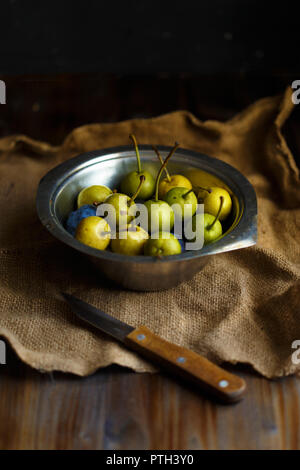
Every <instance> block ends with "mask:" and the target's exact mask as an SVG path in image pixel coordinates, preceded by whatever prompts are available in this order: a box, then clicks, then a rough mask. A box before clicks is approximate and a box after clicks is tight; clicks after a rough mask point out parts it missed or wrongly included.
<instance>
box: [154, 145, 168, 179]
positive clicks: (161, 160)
mask: <svg viewBox="0 0 300 470" xmlns="http://www.w3.org/2000/svg"><path fill="white" fill-rule="evenodd" d="M152 148H153V150H154V152H155V153H156V155H157V158H158V160H159V161H160V163H161V164H162V165H163V163H164V161H163V159H162V156H161V154H160V153H159V150H158V148H157V147H156V146H155V145H152ZM165 173H166V176H167V180H168V181H169V183H170V182H171V176H170V173H169V172H168V170H167V168H165Z"/></svg>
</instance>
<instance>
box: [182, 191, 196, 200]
mask: <svg viewBox="0 0 300 470" xmlns="http://www.w3.org/2000/svg"><path fill="white" fill-rule="evenodd" d="M193 191H194V190H193V189H190V190H189V191H188V192H187V193H185V194H183V195H182V197H183V199H185V198H186V197H187V196H188V195H189V194H190V193H192V192H193Z"/></svg>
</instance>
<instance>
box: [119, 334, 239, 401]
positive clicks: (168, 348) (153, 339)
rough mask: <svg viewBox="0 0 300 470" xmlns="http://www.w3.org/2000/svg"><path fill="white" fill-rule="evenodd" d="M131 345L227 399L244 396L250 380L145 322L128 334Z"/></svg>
mask: <svg viewBox="0 0 300 470" xmlns="http://www.w3.org/2000/svg"><path fill="white" fill-rule="evenodd" d="M125 343H126V344H127V345H128V346H129V347H130V348H131V349H134V350H136V351H137V352H139V353H140V354H142V355H143V356H145V357H147V358H148V359H151V360H154V361H155V362H157V363H158V364H159V365H161V366H162V367H164V368H165V369H167V370H169V371H170V372H172V373H174V374H176V375H178V376H180V377H182V378H183V379H185V380H187V381H189V382H191V383H193V384H195V385H197V386H199V387H201V388H202V389H203V390H205V391H206V392H208V393H211V394H213V395H214V396H215V397H217V398H218V399H220V400H222V401H223V402H226V403H233V402H236V401H239V400H241V399H242V398H243V395H244V393H245V391H246V383H245V381H244V380H243V379H241V378H240V377H238V376H236V375H233V374H231V373H229V372H227V371H225V370H224V369H221V367H218V366H217V365H215V364H213V363H212V362H210V361H209V360H207V359H206V358H204V357H202V356H200V355H199V354H196V353H195V352H193V351H190V350H188V349H186V348H183V347H181V346H177V345H176V344H173V343H169V342H168V341H166V340H164V339H162V338H160V337H159V336H157V335H155V334H154V333H152V332H151V331H150V330H149V329H148V328H146V327H145V326H141V327H139V328H137V329H135V330H134V331H132V332H131V333H129V335H128V336H127V337H126V338H125Z"/></svg>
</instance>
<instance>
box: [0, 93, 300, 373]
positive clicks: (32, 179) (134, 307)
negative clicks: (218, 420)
mask: <svg viewBox="0 0 300 470" xmlns="http://www.w3.org/2000/svg"><path fill="white" fill-rule="evenodd" d="M292 108H293V105H292V101H291V92H290V91H289V90H288V91H287V92H286V93H285V95H284V96H281V97H273V98H265V99H262V100H260V101H258V102H256V103H254V104H253V105H252V106H250V107H249V108H247V109H246V110H245V111H243V112H242V113H240V114H239V115H237V116H236V117H235V118H234V119H232V120H230V121H228V122H225V123H222V122H216V121H207V122H204V123H203V122H200V121H199V120H198V119H197V118H196V117H194V116H193V115H192V114H190V113H189V112H186V111H179V112H173V113H170V114H167V115H163V116H160V117H157V118H153V119H145V120H144V119H135V120H130V121H125V122H120V123H113V124H91V125H86V126H83V127H80V128H78V129H75V130H74V131H73V132H71V134H70V135H68V136H67V138H66V139H65V141H64V142H63V144H62V145H61V146H59V147H53V146H51V145H50V144H47V143H43V142H37V141H34V140H32V139H30V138H28V137H26V136H22V135H18V136H9V137H5V138H2V139H1V140H0V208H1V221H0V304H1V312H0V335H2V336H3V337H4V338H5V339H6V340H7V341H8V342H9V343H10V344H11V345H12V347H13V348H14V349H15V351H16V352H17V354H18V355H19V357H20V358H21V359H22V360H23V361H24V362H26V363H27V364H29V365H31V366H32V367H34V368H37V369H40V370H43V371H52V370H60V371H65V372H71V373H74V374H78V375H88V374H90V373H92V372H94V371H95V370H96V369H98V368H100V367H104V366H107V365H109V364H112V363H116V364H120V365H122V366H127V367H130V368H132V369H134V370H136V371H139V372H142V371H152V370H154V369H153V368H152V366H151V365H150V364H149V363H148V362H146V361H144V360H142V359H141V358H140V357H138V356H137V355H135V354H134V353H132V352H130V351H128V350H126V349H125V348H123V347H122V346H121V345H119V344H117V343H116V342H114V341H113V340H110V339H109V338H108V337H106V336H105V335H104V334H101V333H100V332H98V331H97V330H96V329H94V328H92V327H88V326H87V325H86V324H84V323H83V322H81V321H80V320H78V319H77V318H75V316H74V315H73V314H72V312H71V311H70V309H69V307H68V305H66V304H65V303H64V301H63V300H62V299H61V298H60V296H59V292H60V291H66V292H69V293H72V294H74V295H76V296H77V297H80V298H82V299H84V300H86V301H87V302H89V303H91V304H94V305H95V306H97V307H99V308H102V309H103V310H105V311H106V312H107V313H109V314H111V315H113V316H115V317H118V318H120V319H121V320H124V321H125V322H128V323H130V324H131V325H133V326H138V325H141V324H144V325H146V326H148V327H149V328H150V329H152V330H153V331H154V332H155V333H158V334H159V335H161V336H162V337H164V338H166V339H167V340H170V341H172V342H175V343H177V344H180V345H184V346H186V347H188V348H191V349H192V350H194V351H196V352H198V353H201V354H204V355H205V356H206V357H208V358H209V359H211V360H213V361H216V362H222V361H229V362H232V363H237V362H241V363H248V364H251V365H252V366H253V367H254V369H256V370H257V371H259V372H260V373H261V374H263V375H264V376H266V377H278V376H283V375H289V374H292V373H295V372H297V371H299V368H300V366H299V365H297V364H293V361H292V359H291V358H292V353H293V352H294V350H293V349H292V343H293V341H294V340H297V339H299V340H300V321H299V320H300V312H299V305H300V294H299V291H300V290H299V285H300V283H299V279H300V247H299V224H300V220H299V219H300V189H299V173H298V169H297V167H296V164H295V162H294V159H293V156H292V154H291V152H290V150H289V148H288V147H287V144H286V142H285V140H284V138H283V136H282V133H281V127H282V125H283V124H284V122H285V121H286V119H287V118H288V117H289V114H290V112H291V111H292ZM131 132H133V133H135V134H136V136H137V138H138V140H139V142H140V143H142V144H150V143H156V144H162V145H173V143H174V141H175V140H177V141H178V142H180V144H181V146H182V147H185V148H189V149H192V150H196V151H200V152H203V153H206V154H208V155H211V156H214V157H217V158H219V159H221V160H223V161H225V162H227V163H230V164H231V165H233V166H234V167H236V168H237V169H238V170H240V171H241V172H242V173H243V174H244V175H245V176H246V177H247V178H248V179H249V180H250V182H251V183H252V184H253V186H254V188H255V190H256V193H257V196H258V244H257V245H256V246H253V247H250V248H247V249H242V250H237V251H233V252H229V253H225V254H221V255H216V256H213V257H211V259H210V262H209V263H208V264H207V266H206V267H205V268H204V269H203V270H202V271H201V272H200V273H199V274H197V275H196V276H195V277H194V278H193V279H192V280H191V281H190V282H187V283H183V284H181V285H180V286H178V287H176V288H174V289H171V290H169V291H164V292H156V293H138V292H130V291H126V290H122V289H120V288H119V287H117V286H115V285H112V284H110V283H109V282H108V281H106V280H105V279H104V278H103V277H102V276H101V275H99V274H98V272H97V271H95V270H94V268H93V267H92V266H91V264H89V262H88V260H85V259H84V258H82V257H81V255H80V254H78V253H77V252H75V251H74V250H72V249H70V248H67V247H66V246H64V245H63V244H62V243H60V242H58V241H57V240H56V239H54V238H53V237H52V236H51V235H50V234H49V233H48V232H47V230H46V229H45V228H44V227H43V226H42V225H41V223H40V222H39V220H38V217H37V214H36V209H35V197H36V190H37V186H38V182H39V180H40V178H41V177H42V176H43V175H44V174H45V173H46V172H47V171H48V170H50V169H51V168H53V167H54V166H56V165H57V164H58V163H60V162H61V161H64V160H66V159H68V158H70V157H72V156H74V155H76V154H79V153H82V152H86V151H90V150H94V149H102V148H105V147H112V146H117V145H124V144H128V135H129V134H130V133H131ZM294 362H295V361H294Z"/></svg>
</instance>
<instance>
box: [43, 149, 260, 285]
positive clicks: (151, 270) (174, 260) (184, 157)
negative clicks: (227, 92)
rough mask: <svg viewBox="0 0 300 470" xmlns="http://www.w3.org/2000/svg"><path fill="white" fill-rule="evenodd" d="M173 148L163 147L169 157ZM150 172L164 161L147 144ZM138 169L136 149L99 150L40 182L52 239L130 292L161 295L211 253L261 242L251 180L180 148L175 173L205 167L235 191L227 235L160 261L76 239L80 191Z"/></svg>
mask: <svg viewBox="0 0 300 470" xmlns="http://www.w3.org/2000/svg"><path fill="white" fill-rule="evenodd" d="M170 149H171V148H170V147H165V146H159V150H160V152H161V155H162V157H163V158H165V157H166V156H167V154H168V153H169V151H170ZM140 152H141V156H142V162H143V167H144V169H147V170H149V171H150V172H152V173H153V175H154V176H155V175H156V173H157V170H158V168H159V163H158V161H157V158H156V156H155V154H154V152H153V150H152V148H151V146H150V145H141V146H140ZM135 168H136V157H135V152H134V149H133V148H132V147H129V146H126V147H125V146H124V147H114V148H109V149H105V150H95V151H93V152H88V153H84V154H82V155H79V156H78V157H75V158H72V159H70V160H67V161H66V162H64V163H62V164H60V165H58V166H57V167H56V168H54V169H53V170H51V171H49V172H48V173H47V174H46V175H45V176H44V177H43V178H42V179H41V181H40V184H39V187H38V192H37V212H38V215H39V218H40V220H41V222H42V224H43V225H44V226H45V227H46V228H47V229H48V230H49V232H50V233H52V235H54V236H55V237H56V238H58V239H59V240H60V241H62V242H63V243H66V244H67V245H69V246H70V247H72V248H74V249H75V250H77V251H78V252H80V253H82V254H84V255H87V256H88V257H89V258H90V259H91V260H92V261H93V263H95V264H96V265H97V266H98V267H99V268H100V270H101V271H102V272H103V273H104V274H105V275H106V276H107V277H108V278H109V279H111V280H113V281H115V282H117V283H118V284H120V285H121V286H123V287H125V288H127V289H133V290H139V291H155V290H163V289H168V288H170V287H174V286H176V285H177V284H179V283H181V282H183V281H186V280H188V279H191V278H192V277H193V276H194V275H195V274H196V273H197V272H198V271H200V270H201V269H202V268H203V266H204V265H205V264H206V263H207V262H208V260H209V258H210V256H211V255H216V254H218V253H224V252H226V251H231V250H236V249H240V248H245V247H248V246H251V245H254V244H255V243H256V238H257V204H256V195H255V192H254V189H253V187H252V185H251V184H250V183H249V181H248V180H247V179H246V178H245V177H244V176H243V175H242V174H241V173H240V172H239V171H237V170H236V169H235V168H233V167H232V166H230V165H228V164H227V163H224V162H222V161H221V160H218V159H216V158H212V157H208V156H207V155H203V154H200V153H197V152H193V151H191V150H185V149H181V148H180V149H178V150H177V152H176V154H175V155H174V156H173V157H172V160H171V161H170V163H169V166H168V168H169V170H170V172H171V173H181V174H186V173H187V172H188V171H189V170H191V169H201V170H204V171H206V172H208V173H211V174H213V175H215V176H217V177H218V178H220V179H221V180H222V181H223V182H224V183H225V185H226V186H227V187H228V188H229V190H230V191H231V193H232V200H233V210H232V216H231V220H230V226H229V227H227V230H226V231H225V233H224V236H223V237H222V238H220V239H219V240H217V241H216V242H214V243H212V244H210V245H206V246H204V247H203V248H202V250H199V251H187V252H184V253H182V254H180V255H175V256H168V257H165V258H162V259H154V258H152V257H150V256H124V255H120V254H116V253H112V252H110V251H100V250H96V249H94V248H90V247H88V246H86V245H84V244H82V243H80V242H78V241H77V240H76V239H75V238H74V237H72V236H71V235H70V234H69V233H68V232H67V231H66V230H65V228H64V222H65V220H66V218H67V216H68V214H69V213H70V212H71V211H72V210H74V207H75V201H76V198H77V195H78V193H79V191H80V190H81V189H82V188H84V187H87V186H90V185H93V184H104V185H107V186H109V187H110V188H115V187H117V186H118V185H119V183H120V180H121V179H122V177H123V176H124V175H125V174H126V173H127V172H129V171H131V170H132V169H135Z"/></svg>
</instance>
